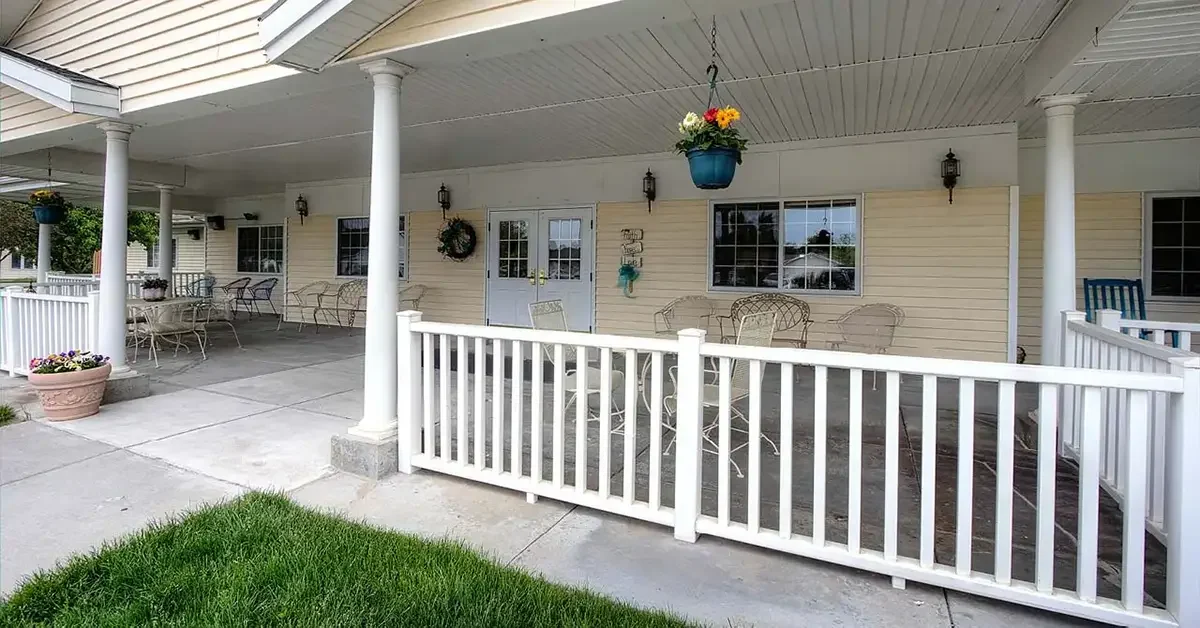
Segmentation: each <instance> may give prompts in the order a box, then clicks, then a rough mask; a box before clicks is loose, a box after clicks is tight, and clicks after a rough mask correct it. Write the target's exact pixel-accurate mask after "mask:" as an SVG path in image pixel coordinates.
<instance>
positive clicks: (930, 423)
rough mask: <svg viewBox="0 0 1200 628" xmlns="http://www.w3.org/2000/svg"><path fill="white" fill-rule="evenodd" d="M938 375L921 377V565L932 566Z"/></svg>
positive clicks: (934, 531)
mask: <svg viewBox="0 0 1200 628" xmlns="http://www.w3.org/2000/svg"><path fill="white" fill-rule="evenodd" d="M936 469H937V376H936V375H925V376H923V377H922V378H921V566H922V567H925V568H926V569H929V568H932V567H933V545H934V541H935V540H936V538H935V535H936V530H935V528H934V523H935V519H934V513H935V511H936V508H937V484H936V483H935V482H936V471H935V470H936Z"/></svg>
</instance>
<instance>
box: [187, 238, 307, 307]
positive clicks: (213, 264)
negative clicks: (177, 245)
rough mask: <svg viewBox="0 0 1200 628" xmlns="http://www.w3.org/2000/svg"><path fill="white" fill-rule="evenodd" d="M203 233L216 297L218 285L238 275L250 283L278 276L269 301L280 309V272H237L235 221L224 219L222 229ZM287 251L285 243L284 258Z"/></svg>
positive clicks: (218, 293) (218, 294)
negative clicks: (215, 288) (276, 273)
mask: <svg viewBox="0 0 1200 628" xmlns="http://www.w3.org/2000/svg"><path fill="white" fill-rule="evenodd" d="M270 224H275V223H270ZM264 225H267V226H269V224H268V223H264ZM284 231H285V233H284V238H285V240H286V239H287V236H288V234H287V233H286V231H287V230H286V229H285V230H284ZM205 233H206V237H205V238H204V245H205V258H206V262H207V266H208V272H209V274H211V275H213V276H214V277H215V278H216V280H217V283H216V285H217V286H218V289H217V290H216V295H217V296H218V297H220V296H223V294H222V292H221V290H220V288H219V286H223V285H225V284H228V283H229V282H231V281H233V280H235V279H238V278H239V277H250V283H251V284H253V283H255V282H258V281H262V280H263V279H266V278H268V277H278V278H279V283H278V284H276V285H275V291H274V292H272V293H271V302H272V303H273V304H274V305H275V309H276V310H279V311H282V310H281V309H280V308H282V306H283V291H284V280H283V274H282V273H281V274H279V275H268V274H261V273H253V274H251V273H239V272H238V271H237V222H235V221H231V220H228V219H226V221H225V229H224V230H221V231H216V230H213V229H208V230H207V231H206V232H205ZM181 244H182V243H181ZM287 252H288V251H287V247H286V245H285V248H284V256H285V260H286V256H287ZM284 269H285V270H286V269H287V264H286V263H285V264H284ZM289 289H290V288H289ZM263 305H265V304H263ZM268 309H270V308H268Z"/></svg>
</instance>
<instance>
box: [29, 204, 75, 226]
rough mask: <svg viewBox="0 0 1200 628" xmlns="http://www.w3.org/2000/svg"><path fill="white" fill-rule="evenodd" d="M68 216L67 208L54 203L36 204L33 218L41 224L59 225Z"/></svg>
mask: <svg viewBox="0 0 1200 628" xmlns="http://www.w3.org/2000/svg"><path fill="white" fill-rule="evenodd" d="M66 217H67V208H66V207H62V206H53V205H34V206H33V218H34V220H36V221H37V223H38V224H39V225H57V224H58V223H60V222H62V221H63V218H66Z"/></svg>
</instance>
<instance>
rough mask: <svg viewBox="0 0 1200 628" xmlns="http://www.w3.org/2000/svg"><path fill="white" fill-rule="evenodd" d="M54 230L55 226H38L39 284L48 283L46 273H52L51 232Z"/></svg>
mask: <svg viewBox="0 0 1200 628" xmlns="http://www.w3.org/2000/svg"><path fill="white" fill-rule="evenodd" d="M53 228H54V225H38V256H37V280H38V283H46V273H48V272H50V230H51V229H53Z"/></svg>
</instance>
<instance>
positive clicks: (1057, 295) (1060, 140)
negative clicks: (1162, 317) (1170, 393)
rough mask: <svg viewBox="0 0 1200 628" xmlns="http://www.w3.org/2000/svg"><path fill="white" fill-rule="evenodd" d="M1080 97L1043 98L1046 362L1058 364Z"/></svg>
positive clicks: (1070, 269) (1071, 304) (1066, 301)
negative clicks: (1044, 131) (1077, 109)
mask: <svg viewBox="0 0 1200 628" xmlns="http://www.w3.org/2000/svg"><path fill="white" fill-rule="evenodd" d="M1081 100H1083V96H1082V95H1077V94H1071V95H1065V96H1049V97H1047V98H1043V99H1042V101H1041V103H1042V107H1043V108H1044V109H1045V110H1046V196H1045V203H1044V212H1045V226H1044V228H1043V233H1042V238H1043V239H1042V260H1043V270H1042V364H1047V365H1060V364H1062V359H1061V356H1060V355H1059V353H1061V351H1062V313H1063V311H1065V310H1073V309H1075V105H1077V104H1079V102H1080V101H1081Z"/></svg>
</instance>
